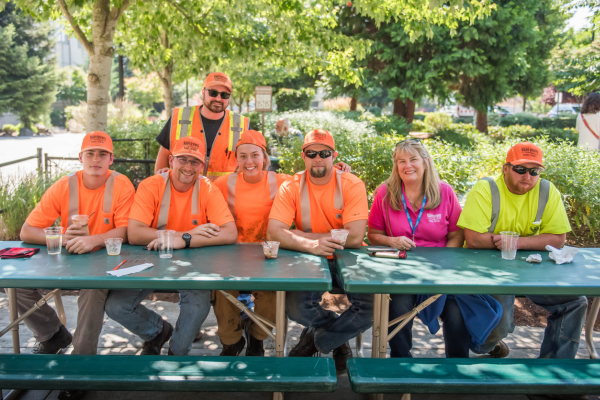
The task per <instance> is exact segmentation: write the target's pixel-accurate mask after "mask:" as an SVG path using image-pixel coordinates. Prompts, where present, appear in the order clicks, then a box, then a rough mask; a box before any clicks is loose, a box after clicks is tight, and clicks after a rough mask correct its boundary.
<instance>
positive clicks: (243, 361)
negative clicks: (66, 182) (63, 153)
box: [0, 242, 337, 399]
mask: <svg viewBox="0 0 600 400" xmlns="http://www.w3.org/2000/svg"><path fill="white" fill-rule="evenodd" d="M7 247H39V248H41V251H40V252H39V253H37V254H36V255H34V256H33V257H31V258H29V259H11V260H0V285H1V287H4V288H9V290H8V292H9V303H10V313H11V322H12V324H11V325H13V326H12V327H11V330H12V333H13V348H14V352H15V353H19V348H20V345H19V335H18V323H16V324H15V323H14V322H16V321H18V319H17V310H16V302H15V301H14V296H15V290H14V288H36V289H52V291H51V292H50V293H49V294H48V295H47V296H45V297H44V299H45V300H44V301H47V300H49V299H50V298H51V297H52V296H55V300H56V305H57V308H58V314H59V316H60V317H61V319H63V323H64V322H65V321H64V318H65V316H64V311H62V305H61V304H62V302H61V301H60V291H59V290H58V289H157V290H185V289H187V290H242V291H243V290H272V291H276V292H277V295H276V300H277V305H276V307H277V312H276V321H267V320H266V319H265V318H263V317H262V316H259V315H257V314H255V313H252V312H249V314H248V315H249V317H250V318H252V319H253V320H254V321H258V322H257V323H259V324H263V325H266V326H268V327H272V328H275V335H274V336H273V337H274V339H275V344H276V356H277V357H278V358H272V357H268V358H262V357H194V356H187V357H172V356H169V357H167V356H156V357H153V356H144V357H140V356H123V355H119V356H114V355H111V356H74V355H69V356H64V355H57V356H42V355H19V354H10V355H0V385H2V386H3V387H13V388H16V389H33V388H37V389H39V388H45V389H78V388H82V389H83V388H85V389H89V390H94V389H95V388H98V389H103V390H180V391H184V390H191V391H217V390H223V391H274V392H275V393H274V398H279V399H280V398H283V393H282V392H286V391H294V392H302V391H306V392H313V391H334V390H335V389H336V388H337V380H336V374H335V367H334V363H333V360H332V359H329V358H323V359H319V358H307V359H298V358H284V353H285V341H286V332H287V324H286V317H285V292H286V291H288V290H314V291H327V290H330V289H331V287H332V286H331V275H330V273H329V266H328V264H327V260H326V259H324V258H321V257H317V256H313V255H310V254H304V253H298V252H294V251H288V250H284V249H280V250H279V255H278V258H277V259H265V257H264V254H263V251H262V247H261V245H260V244H248V245H229V246H215V247H206V248H200V249H186V250H176V251H175V252H174V253H173V258H171V259H161V258H159V256H158V253H157V252H152V251H147V250H142V248H141V246H130V245H124V246H123V247H122V249H121V254H120V255H119V256H113V257H111V256H107V254H106V250H104V249H101V250H98V251H95V252H92V253H89V254H82V255H74V254H69V253H67V252H66V250H64V249H63V250H62V253H61V254H59V255H57V256H49V255H48V254H47V252H46V248H45V246H32V245H29V244H24V243H22V242H0V248H7ZM122 260H127V263H126V264H124V265H123V266H122V267H121V268H127V267H128V266H134V265H138V264H142V263H146V262H151V263H153V264H154V266H153V267H152V268H150V269H148V270H145V271H143V272H140V273H137V274H133V275H128V276H124V277H113V276H109V275H107V273H106V272H107V271H110V270H112V269H113V268H114V267H115V266H116V265H117V264H119V263H120V262H121V261H122ZM34 309H35V308H34ZM34 309H33V310H34ZM247 313H248V312H247ZM4 331H7V329H5V330H4ZM3 333H5V332H3ZM269 333H270V330H269ZM270 334H271V333H270ZM271 335H273V334H271ZM125 366H129V368H125ZM123 368H125V369H123ZM133 370H135V371H133ZM117 371H123V373H115V372H117ZM125 371H129V372H127V373H125ZM28 373H29V375H28ZM31 374H33V375H35V380H30V379H27V376H29V377H31ZM154 388H155V389H154Z"/></svg>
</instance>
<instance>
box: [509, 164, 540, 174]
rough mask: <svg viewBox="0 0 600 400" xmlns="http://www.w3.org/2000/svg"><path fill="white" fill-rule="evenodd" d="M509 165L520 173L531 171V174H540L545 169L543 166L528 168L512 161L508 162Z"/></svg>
mask: <svg viewBox="0 0 600 400" xmlns="http://www.w3.org/2000/svg"><path fill="white" fill-rule="evenodd" d="M508 165H510V166H511V167H512V170H513V171H515V172H516V173H517V174H519V175H525V172H529V175H531V176H538V175H539V174H540V173H541V172H542V171H543V170H544V168H542V167H535V168H527V167H524V166H522V165H512V164H511V163H508Z"/></svg>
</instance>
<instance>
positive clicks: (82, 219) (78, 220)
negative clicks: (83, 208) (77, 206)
mask: <svg viewBox="0 0 600 400" xmlns="http://www.w3.org/2000/svg"><path fill="white" fill-rule="evenodd" d="M71 219H72V220H73V223H74V224H75V225H79V226H81V229H83V230H84V231H85V234H86V236H90V227H89V226H88V221H89V216H87V215H73V218H71Z"/></svg>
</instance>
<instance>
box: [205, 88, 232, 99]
mask: <svg viewBox="0 0 600 400" xmlns="http://www.w3.org/2000/svg"><path fill="white" fill-rule="evenodd" d="M204 90H207V91H208V95H209V96H210V97H217V96H218V95H221V98H222V99H223V100H227V99H229V98H230V97H231V93H229V92H219V91H218V90H214V89H204Z"/></svg>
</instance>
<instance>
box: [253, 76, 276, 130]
mask: <svg viewBox="0 0 600 400" xmlns="http://www.w3.org/2000/svg"><path fill="white" fill-rule="evenodd" d="M254 99H255V100H254V104H255V107H254V110H255V111H258V112H260V113H262V134H263V136H265V112H271V111H272V110H273V88H272V87H271V86H256V88H255V89H254Z"/></svg>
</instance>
